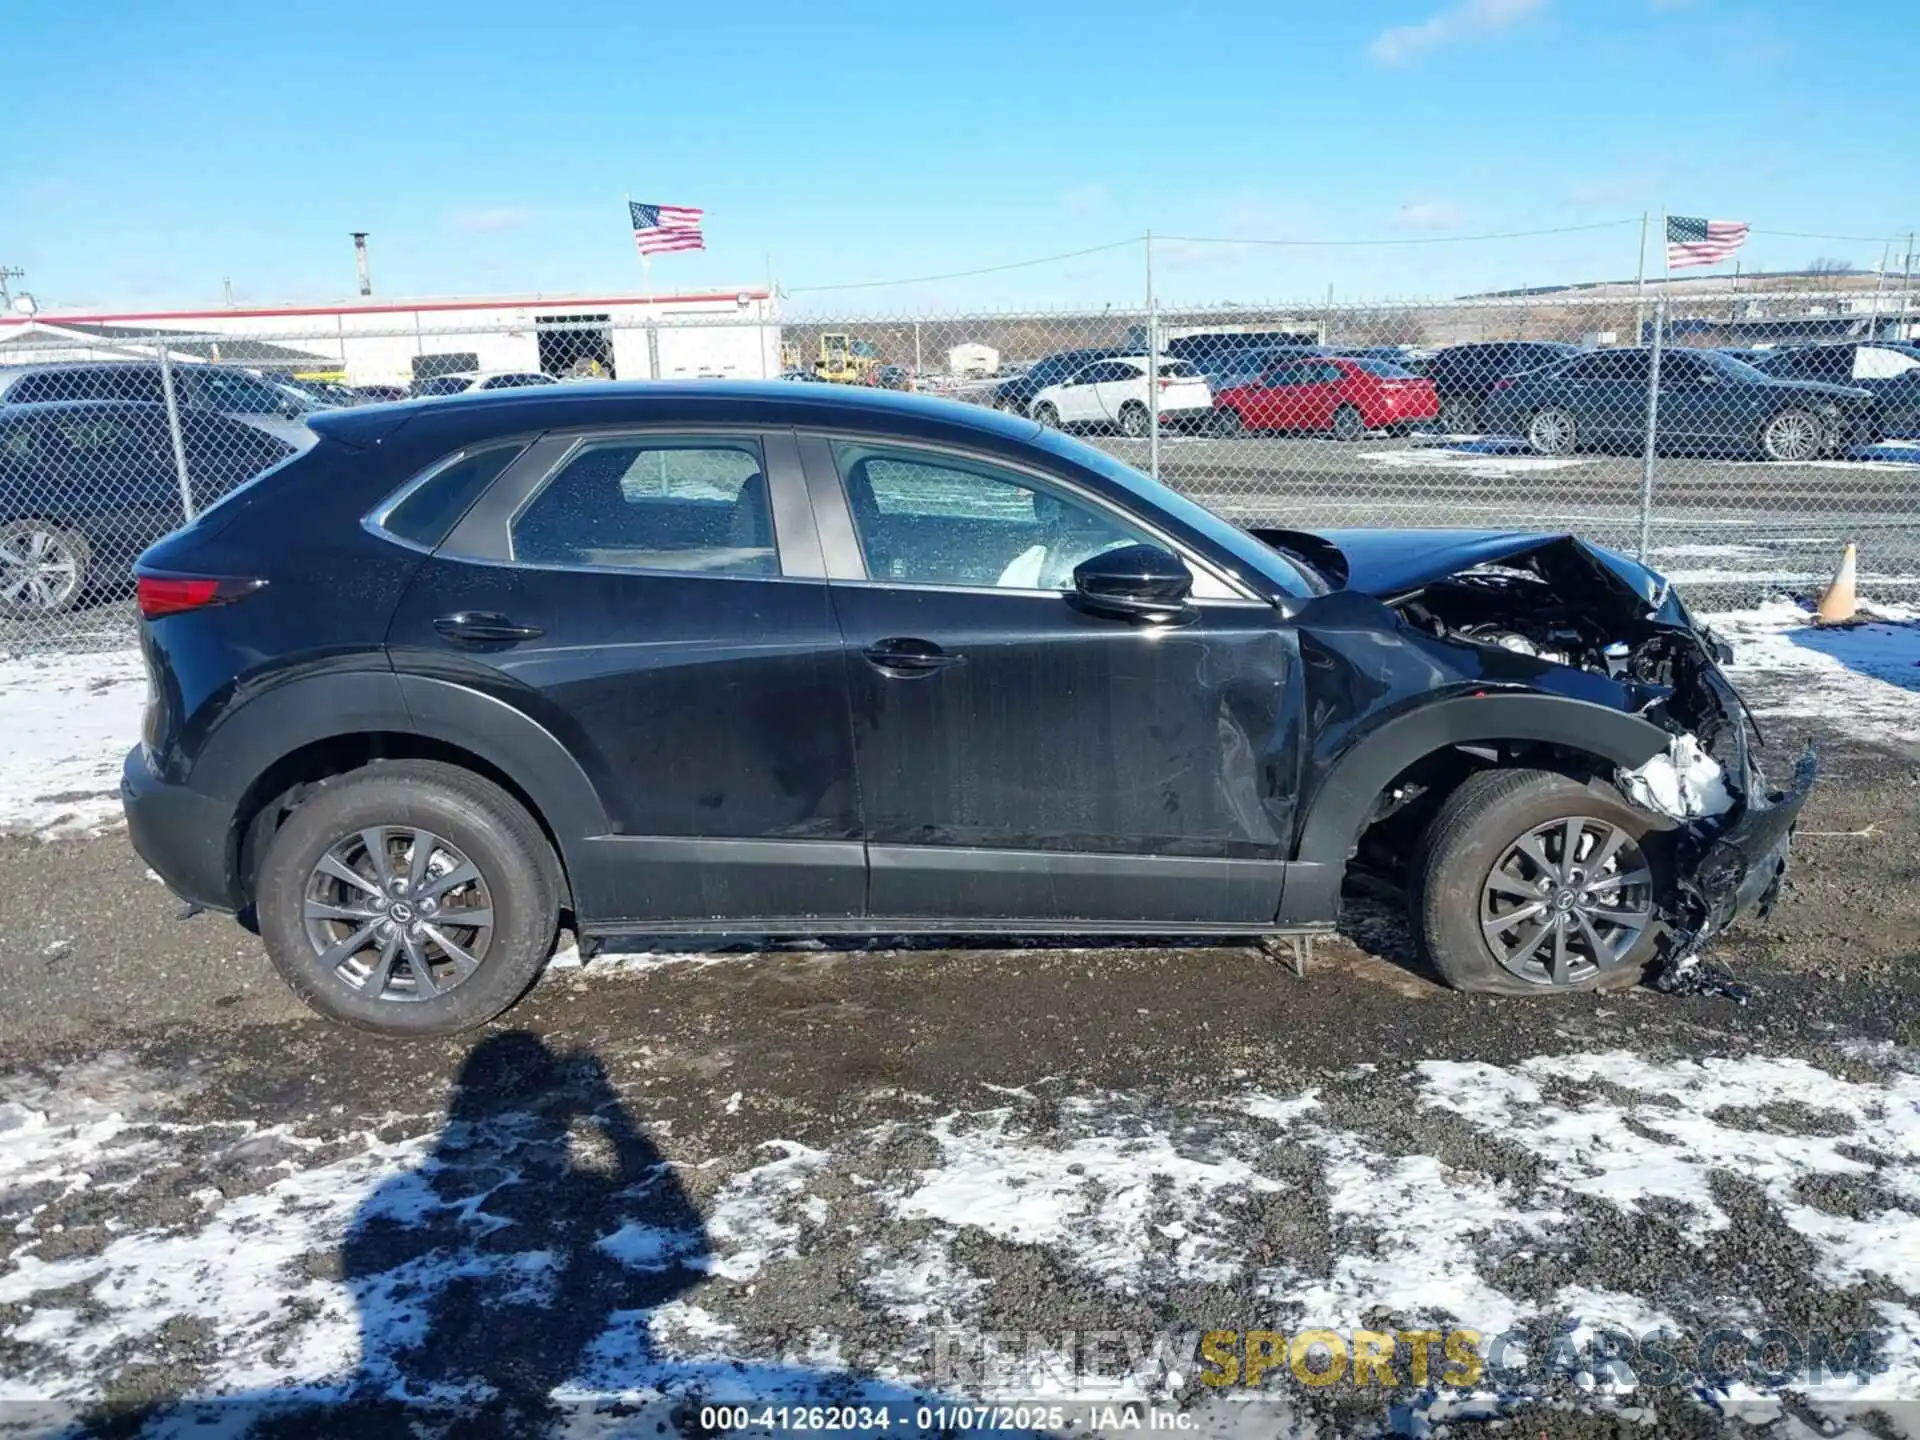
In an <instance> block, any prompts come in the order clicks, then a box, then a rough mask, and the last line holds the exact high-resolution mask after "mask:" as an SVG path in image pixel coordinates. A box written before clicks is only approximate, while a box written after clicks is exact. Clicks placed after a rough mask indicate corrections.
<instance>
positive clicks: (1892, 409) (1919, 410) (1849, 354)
mask: <svg viewBox="0 0 1920 1440" xmlns="http://www.w3.org/2000/svg"><path fill="white" fill-rule="evenodd" d="M1745 358H1746V360H1747V363H1748V364H1750V365H1752V366H1753V367H1754V368H1755V369H1756V370H1759V371H1760V372H1761V373H1762V374H1765V375H1770V376H1772V377H1773V378H1774V379H1776V380H1811V381H1816V382H1819V383H1823V384H1829V385H1838V386H1842V387H1845V388H1848V389H1857V390H1865V391H1866V392H1867V393H1868V394H1870V395H1872V396H1873V423H1872V427H1871V428H1872V436H1871V438H1873V439H1879V438H1881V437H1882V436H1897V437H1901V438H1911V437H1914V436H1920V347H1916V346H1913V345H1908V344H1904V343H1901V342H1897V341H1884V340H1875V341H1860V342H1850V343H1847V344H1840V345H1798V346H1795V347H1794V348H1793V349H1791V350H1781V351H1776V352H1773V353H1770V354H1764V355H1749V356H1747V357H1745Z"/></svg>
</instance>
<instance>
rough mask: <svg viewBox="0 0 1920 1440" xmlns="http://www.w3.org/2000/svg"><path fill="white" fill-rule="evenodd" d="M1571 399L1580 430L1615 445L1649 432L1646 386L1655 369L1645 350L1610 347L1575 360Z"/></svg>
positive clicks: (1570, 391)
mask: <svg viewBox="0 0 1920 1440" xmlns="http://www.w3.org/2000/svg"><path fill="white" fill-rule="evenodd" d="M1575 372H1577V379H1576V382H1575V384H1574V385H1573V386H1572V387H1571V388H1570V390H1569V392H1568V400H1569V402H1570V404H1571V405H1572V407H1573V411H1574V415H1575V418H1576V420H1577V421H1578V423H1579V426H1580V433H1581V434H1583V435H1589V436H1593V437H1596V438H1598V439H1601V440H1605V441H1609V442H1611V443H1613V444H1615V445H1619V444H1624V443H1627V442H1629V441H1633V442H1636V443H1637V442H1639V441H1641V440H1643V439H1644V437H1645V435H1646V426H1647V385H1648V381H1649V379H1650V377H1651V374H1652V371H1651V368H1650V366H1649V363H1648V354H1647V352H1646V351H1645V350H1609V351H1603V352H1601V353H1600V354H1598V355H1590V356H1588V357H1587V358H1586V359H1585V360H1582V361H1579V362H1576V364H1575V365H1574V366H1573V367H1572V368H1571V369H1570V370H1569V372H1568V373H1569V376H1573V375H1574V374H1575Z"/></svg>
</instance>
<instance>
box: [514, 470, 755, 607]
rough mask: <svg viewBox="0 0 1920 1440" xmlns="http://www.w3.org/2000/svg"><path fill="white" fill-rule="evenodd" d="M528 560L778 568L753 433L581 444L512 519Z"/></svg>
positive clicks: (751, 571)
mask: <svg viewBox="0 0 1920 1440" xmlns="http://www.w3.org/2000/svg"><path fill="white" fill-rule="evenodd" d="M511 535H512V541H513V558H514V560H515V561H517V562H519V563H522V564H528V565H560V566H594V567H605V566H616V567H619V568H623V569H635V570H664V571H674V572H679V573H691V574H701V575H732V576H755V575H778V574H779V573H780V557H779V552H778V551H777V550H776V549H775V547H774V534H773V508H772V503H771V500H770V498H769V496H768V494H767V481H766V476H765V473H764V470H763V467H762V465H761V460H760V448H759V446H758V445H757V444H755V443H754V442H752V441H749V440H709V439H693V438H689V439H684V440H683V439H652V438H650V439H647V440H605V441H599V442H595V443H590V444H586V445H583V446H581V447H580V448H579V449H578V450H576V451H574V452H573V454H572V456H571V457H569V458H568V460H567V461H566V463H565V464H564V465H562V466H561V467H560V470H559V472H558V473H557V474H556V475H554V477H553V478H552V479H551V480H549V481H548V482H547V484H546V486H545V487H544V488H543V489H542V490H541V491H540V492H539V493H538V494H537V495H535V496H534V497H533V499H531V500H530V501H528V502H527V504H526V505H525V506H524V507H523V508H522V509H521V511H520V513H519V515H518V516H516V517H515V519H514V521H513V525H512V529H511Z"/></svg>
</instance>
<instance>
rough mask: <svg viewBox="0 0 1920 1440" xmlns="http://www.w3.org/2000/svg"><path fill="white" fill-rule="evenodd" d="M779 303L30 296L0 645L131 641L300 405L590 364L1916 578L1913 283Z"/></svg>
mask: <svg viewBox="0 0 1920 1440" xmlns="http://www.w3.org/2000/svg"><path fill="white" fill-rule="evenodd" d="M1657 289H1658V287H1653V288H1652V289H1650V290H1649V292H1648V293H1647V294H1645V295H1640V294H1636V293H1634V292H1633V291H1632V290H1630V289H1625V290H1623V289H1622V288H1621V287H1615V288H1613V289H1603V290H1601V291H1599V292H1597V293H1594V294H1591V295H1589V294H1586V293H1584V292H1556V293H1552V294H1548V295H1534V294H1516V295H1504V296H1494V297H1486V298H1481V299H1475V300H1462V301H1451V302H1447V303H1443V304H1415V303H1402V302H1394V303H1380V304H1353V303H1345V302H1343V303H1340V304H1334V303H1332V302H1331V300H1329V301H1327V302H1325V303H1319V304H1311V303H1309V304H1300V305H1291V306H1288V305H1279V306H1257V307H1256V306H1234V307H1219V308H1210V309H1174V308H1167V309H1164V310H1162V309H1159V308H1157V307H1155V306H1152V305H1150V304H1149V305H1143V306H1137V307H1134V308H1132V309H1119V308H1111V307H1109V308H1106V309H1102V310H1099V311H1097V312H1079V313H1066V312H1022V313H1010V312H1009V313H980V314H965V315H959V314H953V315H911V314H897V315H875V314H867V315H858V316H855V315H843V316H834V315H825V314H813V315H805V316H798V317H796V316H794V315H791V314H789V315H785V316H780V317H776V316H775V315H774V313H773V306H772V304H771V303H770V302H769V303H764V304H756V305H754V306H752V307H750V308H749V307H748V306H747V304H746V301H747V297H745V296H742V297H741V305H740V306H739V307H734V308H733V309H730V310H723V311H717V312H715V313H670V312H669V310H668V309H667V308H666V307H649V306H645V305H642V304H639V303H633V304H630V305H625V306H624V307H622V308H619V309H609V310H608V311H607V312H606V313H594V314H572V313H556V314H551V315H548V314H538V315H535V314H532V313H531V312H529V313H527V314H518V313H516V314H514V315H511V316H508V317H506V318H504V319H501V320H499V321H497V322H495V323H488V324H485V325H463V326H459V327H452V326H441V327H438V328H436V327H435V326H433V325H432V324H429V323H425V322H426V321H428V320H429V319H430V318H431V317H429V316H426V315H423V314H413V315H411V316H409V315H405V314H399V315H396V314H391V313H385V314H382V315H380V316H378V317H373V316H360V317H357V318H356V321H355V323H354V325H353V326H352V327H349V326H348V325H347V324H346V323H345V322H344V320H341V319H339V318H336V319H335V320H333V321H331V322H309V323H308V324H307V326H306V328H303V329H294V328H291V327H290V326H288V325H286V324H285V323H284V322H283V323H282V324H281V326H280V327H279V328H278V329H272V328H264V327H266V326H268V325H270V324H271V322H270V321H263V320H261V319H259V318H254V319H252V320H250V321H248V322H246V323H245V326H244V328H243V327H242V322H241V321H239V320H238V319H236V320H235V321H234V322H232V323H230V324H228V323H222V319H221V317H207V318H206V319H205V321H204V323H203V324H199V325H196V326H193V327H191V328H189V327H187V326H179V327H169V328H167V329H164V330H162V329H155V328H153V327H138V326H134V325H130V324H113V323H96V322H88V323H85V324H82V323H80V322H76V321H62V320H59V319H57V318H55V319H47V320H44V321H43V322H37V323H35V324H33V325H30V326H24V327H21V326H16V327H13V328H12V330H10V331H9V333H8V334H7V335H6V336H5V338H4V340H0V651H7V650H23V649H27V648H31V647H35V646H40V645H45V644H48V643H56V644H63V645H74V644H88V643H101V644H108V643H125V641H126V639H127V637H128V635H129V633H130V629H131V623H132V622H131V607H130V605H129V604H128V592H129V590H130V580H129V566H130V564H131V562H132V560H133V559H134V557H135V556H136V555H137V554H138V553H139V552H140V550H141V549H142V548H144V547H145V546H146V545H148V544H150V543H152V542H153V541H154V540H156V539H158V538H159V537H160V536H161V535H163V534H165V533H166V532H167V531H168V530H170V529H172V528H174V527H176V526H178V525H179V524H181V523H182V522H183V521H184V520H186V519H189V518H191V517H192V516H193V515H194V514H196V513H197V512H198V511H199V510H201V509H203V508H204V507H205V506H207V505H209V504H211V503H212V502H213V501H214V500H216V499H218V498H219V497H220V496H221V495H223V494H225V493H227V492H228V491H229V490H231V489H232V488H233V487H235V486H236V485H238V484H241V483H242V482H244V481H245V480H247V479H248V478H250V477H251V476H252V475H255V474H257V473H258V472H259V471H261V470H262V469H265V468H266V467H268V466H270V465H272V464H274V463H276V462H277V461H278V460H280V459H281V458H283V457H285V456H287V455H290V454H292V453H294V452H296V451H297V450H298V449H300V448H301V447H302V446H304V445H305V444H308V443H310V442H311V439H312V432H311V431H310V430H309V429H308V427H307V424H306V420H307V417H308V416H309V415H310V414H312V413H313V412H315V411H316V410H320V409H325V408H330V407H333V406H339V405H358V404H366V403H375V402H380V401H387V400H395V399H400V398H404V397H406V396H408V395H412V396H419V395H432V394H454V393H459V392H461V391H465V390H471V389H497V388H503V387H509V386H517V385H530V384H549V383H581V384H590V383H594V382H596V381H599V380H603V379H621V380H631V379H642V380H645V379H676V378H695V377H703V378H715V379H753V380H761V379H785V380H786V381H789V382H792V383H796V384H808V383H840V384H851V385H867V386H876V387H882V388H889V389H897V390H915V391H921V392H925V393H928V394H933V395H939V396H945V397H949V398H951V399H955V400H959V401H963V402H968V403H972V404H978V405H985V406H992V407H995V408H998V409H1001V410H1006V411H1013V412H1017V413H1020V414H1023V415H1026V416H1028V417H1030V418H1032V419H1034V420H1036V421H1039V422H1040V423H1042V424H1045V425H1054V426H1060V427H1062V428H1065V429H1070V430H1075V431H1078V432H1081V433H1084V434H1085V435H1086V436H1087V438H1089V439H1090V440H1091V441H1092V443H1094V444H1096V445H1099V446H1101V447H1102V448H1104V449H1106V450H1108V451H1110V452H1111V453H1112V454H1114V455H1116V456H1118V457H1119V458H1120V459H1122V460H1125V461H1126V462H1128V463H1129V464H1132V465H1134V466H1136V467H1138V468H1139V469H1141V470H1143V471H1146V472H1148V473H1150V474H1153V475H1156V476H1157V477H1158V478H1159V479H1160V480H1162V481H1163V482H1165V483H1166V484H1168V485H1170V486H1172V487H1174V488H1176V489H1178V490H1181V491H1184V492H1185V493H1186V494H1188V495H1190V496H1192V497H1193V498H1194V499H1196V500H1199V501H1200V502H1202V503H1204V504H1206V505H1208V506H1210V507H1211V508H1213V509H1214V510H1215V511H1217V512H1219V513H1220V514H1221V515H1223V516H1225V517H1226V518H1228V519H1230V520H1233V521H1236V522H1239V523H1241V524H1246V525H1254V524H1262V525H1276V524H1280V525H1288V526H1294V527H1313V528H1321V527H1337V526H1393V527H1408V526H1412V527H1465V528H1473V529H1546V530H1562V529H1565V530H1573V531H1577V532H1578V533H1580V534H1582V535H1584V536H1587V537H1588V538H1591V539H1594V540H1597V541H1599V542H1601V543H1603V544H1607V545H1611V546H1615V547H1617V548H1620V549H1623V550H1626V551H1629V552H1634V553H1644V554H1645V556H1646V557H1647V558H1648V559H1649V560H1650V561H1651V562H1652V563H1653V564H1654V565H1655V566H1656V567H1658V568H1660V569H1662V570H1664V571H1665V572H1666V573H1668V574H1669V575H1670V576H1672V577H1673V579H1674V580H1675V581H1676V582H1678V583H1679V584H1681V585H1682V586H1683V587H1684V588H1685V589H1686V590H1687V591H1688V592H1689V593H1690V594H1697V595H1698V596H1699V597H1700V598H1701V599H1702V600H1704V601H1706V602H1707V603H1709V604H1712V605H1728V604H1739V603H1746V602H1751V601H1752V600H1754V599H1755V598H1757V597H1758V596H1759V595H1761V594H1763V593H1766V592H1768V591H1777V590H1787V591H1796V590H1797V591H1804V590H1807V589H1810V588H1812V587H1814V586H1816V585H1818V584H1819V583H1820V582H1822V581H1823V580H1824V579H1825V578H1826V576H1827V574H1828V573H1830V571H1831V569H1832V566H1833V563H1834V561H1835V559H1836V557H1837V554H1838V551H1839V549H1840V547H1841V545H1842V544H1843V543H1844V542H1846V541H1849V540H1853V541H1858V542H1859V543H1860V545H1861V556H1862V572H1863V585H1864V587H1865V588H1866V589H1868V590H1869V591H1870V592H1873V593H1888V594H1891V595H1896V596H1897V595H1903V594H1907V593H1910V591H1911V589H1912V588H1913V587H1915V586H1920V531H1917V530H1916V528H1915V524H1914V520H1915V510H1916V498H1917V497H1920V347H1916V346H1915V345H1914V344H1913V343H1912V339H1913V335H1914V332H1915V331H1916V330H1917V329H1920V323H1917V322H1920V307H1916V314H1915V316H1914V317H1913V318H1912V319H1910V318H1909V316H1908V314H1907V307H1906V300H1905V297H1904V296H1901V297H1899V298H1898V299H1897V300H1896V299H1890V298H1889V299H1883V297H1882V296H1881V295H1879V294H1878V293H1877V292H1876V294H1875V296H1874V299H1873V309H1872V311H1871V312H1868V311H1866V310H1865V309H1864V307H1863V305H1862V302H1861V299H1860V296H1859V295H1858V294H1857V293H1854V292H1835V293H1832V294H1825V293H1815V292H1805V291H1795V292H1792V293H1785V292H1783V293H1782V294H1780V295H1778V296H1771V295H1764V294H1763V295H1756V293H1755V291H1754V290H1753V289H1752V288H1749V289H1747V290H1743V291H1742V292H1740V293H1738V294H1731V293H1729V294H1715V293H1698V292H1696V293H1691V294H1687V295H1685V296H1684V298H1683V297H1681V296H1680V295H1678V294H1669V293H1666V292H1661V293H1660V294H1658V295H1656V294H1655V293H1654V291H1655V290H1657Z"/></svg>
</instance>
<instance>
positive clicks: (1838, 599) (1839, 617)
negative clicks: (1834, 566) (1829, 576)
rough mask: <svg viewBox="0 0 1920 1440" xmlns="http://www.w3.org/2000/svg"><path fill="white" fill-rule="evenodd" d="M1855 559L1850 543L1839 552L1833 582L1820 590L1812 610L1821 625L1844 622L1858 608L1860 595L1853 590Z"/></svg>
mask: <svg viewBox="0 0 1920 1440" xmlns="http://www.w3.org/2000/svg"><path fill="white" fill-rule="evenodd" d="M1856 560H1857V557H1856V555H1855V554H1854V548H1853V546H1852V545H1848V546H1847V548H1846V549H1845V550H1843V551H1841V552H1840V568H1839V569H1838V570H1836V571H1834V572H1833V583H1832V584H1831V585H1829V586H1827V588H1826V590H1825V591H1824V592H1822V594H1821V596H1820V603H1819V604H1818V605H1816V606H1815V607H1814V611H1813V613H1814V615H1815V617H1816V618H1817V619H1818V620H1819V621H1820V623H1821V624H1822V625H1842V624H1845V623H1846V622H1847V621H1849V620H1851V619H1853V617H1854V614H1855V612H1856V611H1858V610H1859V608H1860V597H1859V596H1858V595H1857V594H1856V593H1855V592H1854V569H1855V563H1856Z"/></svg>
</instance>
